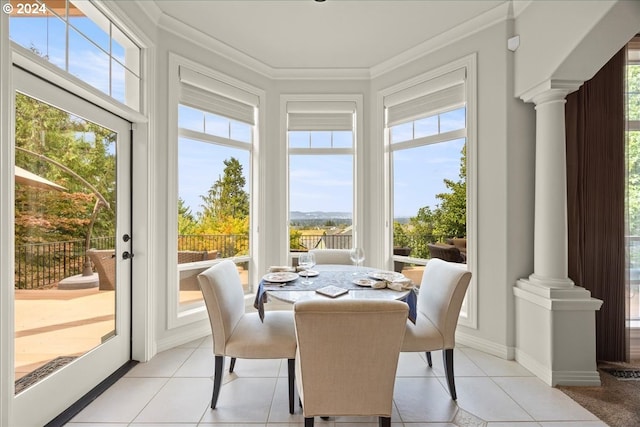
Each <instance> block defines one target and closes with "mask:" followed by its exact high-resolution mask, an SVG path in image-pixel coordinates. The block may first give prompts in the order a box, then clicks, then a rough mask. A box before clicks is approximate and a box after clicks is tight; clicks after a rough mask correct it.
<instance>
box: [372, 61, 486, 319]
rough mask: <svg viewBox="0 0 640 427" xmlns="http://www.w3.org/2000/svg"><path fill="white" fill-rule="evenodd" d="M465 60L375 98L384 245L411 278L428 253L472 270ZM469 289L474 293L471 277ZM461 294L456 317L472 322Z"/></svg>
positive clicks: (397, 266) (468, 63)
mask: <svg viewBox="0 0 640 427" xmlns="http://www.w3.org/2000/svg"><path fill="white" fill-rule="evenodd" d="M470 67H475V61H474V60H473V59H471V57H470V58H466V59H465V60H461V61H460V62H459V63H456V64H451V65H449V66H447V67H443V68H446V69H443V70H438V71H434V72H432V73H428V74H426V75H424V76H420V77H418V78H416V79H415V80H413V81H409V82H406V83H404V84H403V85H402V86H401V87H397V88H391V89H389V90H388V91H386V92H385V93H384V94H383V97H382V102H383V107H384V115H385V116H384V117H385V122H384V125H385V131H386V135H385V141H386V151H387V160H388V169H387V170H388V176H387V179H388V181H389V193H388V194H389V197H388V203H389V214H388V218H389V223H390V224H392V228H391V227H390V230H389V246H388V248H389V251H393V254H392V255H391V257H392V259H393V260H394V267H395V269H396V270H397V271H399V272H402V273H403V274H405V275H406V276H408V277H410V278H411V279H412V280H413V281H414V283H418V284H419V283H420V281H421V280H422V272H423V270H424V265H426V263H427V262H428V260H429V259H430V258H434V257H436V258H442V259H445V260H447V261H452V262H458V263H462V264H465V263H466V264H468V265H469V263H471V265H470V266H469V268H470V269H473V265H472V264H473V260H472V259H470V255H471V253H472V252H473V249H472V248H473V247H472V245H471V244H470V243H472V235H471V233H470V232H469V230H470V229H471V227H470V221H469V219H470V218H472V217H471V216H470V215H469V212H470V209H469V208H470V204H469V200H470V197H469V194H470V192H469V188H468V184H469V182H468V178H469V177H468V174H467V172H468V169H469V168H468V165H470V164H472V163H470V162H469V153H470V146H469V136H470V132H469V129H470V128H469V125H470V121H469V120H470V119H469V117H470V109H469V99H468V98H469V94H470V93H472V91H471V90H470V88H469V79H468V74H470V72H469V68H470ZM474 69H475V68H474ZM474 81H475V79H474ZM469 289H470V292H469V294H474V293H475V284H473V285H472V286H471V287H470V288H469ZM469 294H468V295H467V299H466V301H465V303H464V304H463V308H462V311H461V316H462V318H463V319H464V321H463V323H466V324H467V326H473V325H474V324H475V320H474V319H475V312H474V307H473V303H470V302H469ZM470 316H473V318H470Z"/></svg>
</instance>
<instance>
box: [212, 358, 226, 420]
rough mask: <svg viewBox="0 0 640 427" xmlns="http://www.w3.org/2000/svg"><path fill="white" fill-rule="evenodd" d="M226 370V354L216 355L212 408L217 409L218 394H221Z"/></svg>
mask: <svg viewBox="0 0 640 427" xmlns="http://www.w3.org/2000/svg"><path fill="white" fill-rule="evenodd" d="M223 372H224V356H216V358H215V370H214V372H213V397H212V398H211V409H216V403H218V396H220V386H221V385H222V374H223Z"/></svg>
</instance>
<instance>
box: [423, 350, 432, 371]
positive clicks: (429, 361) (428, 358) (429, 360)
mask: <svg viewBox="0 0 640 427" xmlns="http://www.w3.org/2000/svg"><path fill="white" fill-rule="evenodd" d="M425 354H426V355H427V364H428V365H429V367H430V368H433V363H432V362H431V352H430V351H427V352H426V353H425Z"/></svg>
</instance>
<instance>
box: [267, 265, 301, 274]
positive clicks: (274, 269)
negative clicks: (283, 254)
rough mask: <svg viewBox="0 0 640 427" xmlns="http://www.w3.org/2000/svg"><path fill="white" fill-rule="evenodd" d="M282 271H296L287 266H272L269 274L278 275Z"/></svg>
mask: <svg viewBox="0 0 640 427" xmlns="http://www.w3.org/2000/svg"><path fill="white" fill-rule="evenodd" d="M283 271H284V272H292V273H295V271H296V269H295V268H293V267H289V266H288V265H272V266H271V267H269V273H280V272H283Z"/></svg>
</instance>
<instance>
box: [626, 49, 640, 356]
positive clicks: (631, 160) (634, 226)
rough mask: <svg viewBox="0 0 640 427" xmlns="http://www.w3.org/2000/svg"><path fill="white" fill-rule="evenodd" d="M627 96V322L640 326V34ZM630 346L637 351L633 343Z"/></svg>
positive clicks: (632, 57) (632, 55)
mask: <svg viewBox="0 0 640 427" xmlns="http://www.w3.org/2000/svg"><path fill="white" fill-rule="evenodd" d="M626 97H627V153H626V154H627V164H626V167H627V171H626V172H627V174H626V187H627V188H626V193H627V200H626V210H627V226H626V229H627V233H628V235H627V263H628V269H629V274H628V280H629V283H628V289H627V292H628V294H629V299H628V301H629V303H628V304H629V311H628V313H629V319H628V320H629V322H628V324H629V326H631V327H632V328H640V181H639V179H638V177H640V37H635V38H633V39H632V40H631V42H629V44H628V46H627V93H626ZM633 333H634V334H636V331H633ZM631 350H632V352H633V351H637V349H636V348H634V347H633V346H632V349H631Z"/></svg>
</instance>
